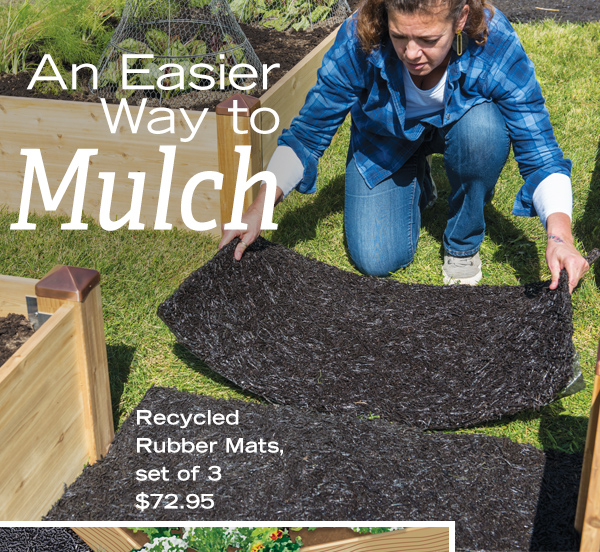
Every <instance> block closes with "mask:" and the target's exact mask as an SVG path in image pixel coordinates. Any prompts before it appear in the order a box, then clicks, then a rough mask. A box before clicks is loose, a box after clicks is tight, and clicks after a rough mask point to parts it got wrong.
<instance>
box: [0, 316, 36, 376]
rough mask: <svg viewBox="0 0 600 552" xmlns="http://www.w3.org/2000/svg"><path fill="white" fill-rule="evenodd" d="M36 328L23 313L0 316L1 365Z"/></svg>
mask: <svg viewBox="0 0 600 552" xmlns="http://www.w3.org/2000/svg"><path fill="white" fill-rule="evenodd" d="M33 332H34V329H33V327H32V326H31V324H30V323H29V320H27V318H26V317H25V316H23V315H21V314H9V315H8V316H6V317H3V318H0V366H2V365H3V364H4V363H5V362H6V361H7V360H8V359H9V358H10V357H11V356H12V355H13V354H14V353H15V352H16V350H17V349H18V348H19V347H20V346H21V345H23V343H25V342H26V341H27V340H28V339H29V338H30V337H31V336H32V335H33Z"/></svg>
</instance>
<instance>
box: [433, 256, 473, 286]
mask: <svg viewBox="0 0 600 552" xmlns="http://www.w3.org/2000/svg"><path fill="white" fill-rule="evenodd" d="M442 274H443V275H444V284H445V285H451V284H463V285H467V286H475V285H477V283H478V282H479V280H481V278H482V276H483V274H482V273H481V259H480V258H479V252H477V253H475V255H469V256H468V257H454V256H453V255H449V254H448V253H444V266H443V267H442Z"/></svg>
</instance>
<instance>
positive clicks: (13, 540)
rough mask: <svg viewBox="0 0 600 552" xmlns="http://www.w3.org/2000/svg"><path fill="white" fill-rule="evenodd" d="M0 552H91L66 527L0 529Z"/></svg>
mask: <svg viewBox="0 0 600 552" xmlns="http://www.w3.org/2000/svg"><path fill="white" fill-rule="evenodd" d="M0 552H92V549H91V548H90V547H89V546H88V545H87V544H86V543H85V542H83V541H82V540H81V539H80V538H79V536H78V535H77V534H75V533H74V532H73V531H71V529H69V528H68V527H0Z"/></svg>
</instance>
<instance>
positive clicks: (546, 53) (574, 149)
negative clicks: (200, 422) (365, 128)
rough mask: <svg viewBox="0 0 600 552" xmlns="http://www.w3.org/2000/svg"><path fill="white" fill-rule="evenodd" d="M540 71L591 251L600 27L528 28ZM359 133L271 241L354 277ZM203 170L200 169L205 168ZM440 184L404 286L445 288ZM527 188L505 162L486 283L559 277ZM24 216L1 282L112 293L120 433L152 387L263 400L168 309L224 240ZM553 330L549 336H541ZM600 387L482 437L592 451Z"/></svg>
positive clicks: (0, 270) (586, 338) (344, 133)
mask: <svg viewBox="0 0 600 552" xmlns="http://www.w3.org/2000/svg"><path fill="white" fill-rule="evenodd" d="M516 28H517V31H518V33H519V35H520V37H521V39H522V41H523V43H524V46H525V48H526V50H527V51H528V53H529V54H530V57H531V58H532V59H533V61H534V63H535V64H536V68H537V74H538V78H539V80H540V82H541V85H542V89H543V92H544V95H545V97H546V99H547V105H548V108H549V110H550V113H551V118H552V122H553V124H554V128H555V132H556V136H557V139H558V141H559V144H560V145H561V146H562V148H563V150H564V152H565V156H566V157H569V158H570V159H572V160H573V164H574V170H573V189H574V226H573V228H574V234H575V238H576V242H577V244H578V246H579V247H580V249H581V250H582V251H583V252H589V251H590V250H591V249H592V248H593V247H594V246H600V154H599V153H598V148H599V136H600V96H599V94H600V82H599V81H600V24H588V25H571V24H562V25H558V24H555V23H549V22H546V23H543V24H535V25H517V26H516ZM348 137H349V126H348V123H347V122H346V123H345V124H344V125H343V127H342V128H341V129H340V132H339V133H338V134H337V136H336V137H335V139H334V141H333V143H332V146H331V147H330V148H329V150H328V151H327V152H326V154H325V156H324V158H323V160H322V162H321V165H320V176H319V192H318V193H317V194H315V195H311V196H303V195H301V194H297V193H293V194H292V195H291V196H290V197H289V198H288V199H287V200H286V201H285V202H284V203H283V204H281V205H280V206H279V207H278V209H277V210H276V222H278V223H279V225H280V227H279V230H277V231H274V232H268V233H266V234H265V237H267V238H268V239H271V240H273V241H277V242H280V243H283V244H284V245H286V246H288V247H291V248H293V249H295V250H296V251H298V252H300V253H302V254H303V255H306V256H311V257H314V258H316V259H319V260H321V261H324V262H327V263H330V264H332V265H335V266H337V267H339V268H341V269H344V270H349V271H353V270H354V268H353V267H352V266H351V264H350V261H349V258H348V256H347V254H346V251H345V248H344V236H343V180H344V176H343V175H344V163H345V158H346V150H347V144H348ZM200 169H201V168H199V170H200ZM434 178H435V180H436V183H437V184H438V188H439V189H440V199H439V201H438V203H437V204H436V206H435V207H434V208H433V209H431V210H429V211H427V212H426V214H425V216H424V220H423V228H422V231H421V237H420V241H419V247H418V250H417V255H416V257H415V261H414V263H413V264H412V265H411V266H410V267H408V268H406V269H404V270H401V271H399V272H398V273H396V274H394V275H393V276H392V278H394V279H396V280H398V281H401V282H408V283H417V282H418V283H429V284H436V285H441V284H442V275H441V263H442V260H441V254H442V249H441V236H442V233H443V230H444V226H445V217H446V210H447V196H448V183H447V180H446V177H445V173H444V170H443V164H442V159H441V157H440V156H437V157H434ZM521 184H522V180H521V178H520V176H519V173H518V170H517V166H516V164H515V162H514V160H512V158H511V160H509V162H508V163H507V165H506V167H505V169H504V171H503V173H502V175H501V177H500V181H499V183H498V186H497V190H496V194H495V197H494V199H493V201H492V203H491V205H489V206H488V207H487V221H488V228H487V233H486V238H485V241H484V242H483V246H482V248H481V257H482V260H483V263H484V266H483V274H484V283H486V284H503V285H517V284H522V283H527V282H532V281H537V280H540V279H547V278H549V271H548V269H547V267H546V264H545V260H544V251H545V233H544V230H543V228H542V226H541V224H540V222H539V220H538V219H527V218H517V217H514V216H513V215H511V208H512V203H513V201H514V197H515V195H516V193H517V191H518V189H519V188H520V186H521ZM16 219H17V216H16V214H15V213H8V212H7V211H6V210H2V211H0V236H1V237H0V274H10V275H15V276H26V277H35V278H41V277H42V276H43V275H44V274H45V273H46V272H47V271H48V270H50V269H51V268H52V267H53V266H54V265H55V264H67V265H78V266H82V267H88V268H95V269H96V270H98V271H100V273H101V275H102V295H103V308H104V319H105V329H106V341H107V346H108V360H109V368H110V374H111V390H112V395H113V401H114V410H115V423H116V424H117V425H120V424H121V423H122V421H123V420H124V419H125V417H126V416H127V415H128V414H129V412H131V410H132V409H133V408H134V407H135V406H136V405H137V403H138V402H139V401H140V400H141V398H142V397H143V395H144V393H145V391H146V390H147V389H148V387H150V386H151V385H164V386H174V387H177V388H178V389H181V390H183V391H188V392H197V393H202V394H207V395H211V396H215V397H229V398H241V399H246V400H257V399H256V398H254V397H252V396H250V395H248V394H246V393H244V392H242V391H240V390H239V389H237V388H235V387H233V386H232V385H229V384H228V383H227V382H226V381H225V380H223V379H222V378H220V377H219V376H217V375H216V374H214V373H213V372H211V371H210V370H209V369H208V368H207V367H206V366H205V365H204V364H203V363H202V362H200V361H198V360H196V359H195V358H194V357H192V356H191V355H189V354H187V353H186V352H185V350H183V349H182V348H181V347H180V346H178V345H176V343H175V339H174V337H173V335H172V334H171V333H170V332H169V330H167V328H166V327H165V326H164V324H163V323H162V322H161V321H160V320H159V318H158V317H157V316H156V309H157V307H158V305H159V303H160V302H161V301H163V300H164V299H166V298H167V297H168V296H169V295H170V294H171V293H172V292H173V291H174V290H175V289H176V288H177V286H178V285H179V284H180V283H181V282H182V281H183V280H184V279H185V278H186V277H187V276H188V275H189V274H190V272H192V271H193V270H195V269H196V268H197V267H199V266H200V265H202V264H204V263H205V262H206V261H207V260H208V259H210V258H211V257H212V256H213V255H214V253H215V252H216V249H217V242H216V241H215V240H214V239H212V238H210V237H207V236H206V235H203V234H198V233H193V232H189V231H177V230H173V231H169V232H155V231H150V230H148V231H137V232H134V231H128V230H123V231H117V232H113V233H109V232H105V231H103V230H102V229H100V228H99V227H98V226H97V225H95V224H94V223H93V222H92V221H88V222H89V223H90V227H89V230H87V231H61V230H60V222H61V221H63V220H64V219H60V218H58V217H54V216H43V217H31V218H30V220H31V221H34V222H36V223H37V224H38V229H37V231H32V232H28V231H11V230H9V225H10V223H12V222H16ZM599 288H600V267H598V266H596V267H595V268H594V269H593V270H592V271H591V273H590V274H588V275H587V276H586V277H585V279H584V280H583V282H582V283H581V285H580V286H579V287H578V288H577V289H576V290H575V292H574V294H573V305H574V328H575V335H574V341H575V346H576V348H577V350H578V352H579V353H580V356H581V364H582V367H583V369H584V373H585V376H586V380H587V381H588V383H589V382H591V381H592V373H593V367H594V364H595V355H596V347H597V345H598V338H599V337H600V292H599ZM542 331H543V329H542ZM590 398H591V388H590V385H588V388H587V389H586V390H585V391H584V392H581V393H579V394H577V395H575V396H573V397H569V398H566V399H563V400H561V401H558V402H556V403H555V404H553V405H551V406H548V407H546V408H544V409H542V410H541V412H527V413H524V414H520V415H518V416H514V417H511V418H506V419H504V420H502V421H500V422H497V423H493V424H487V425H485V426H481V427H477V428H474V429H470V430H468V431H474V432H477V433H487V434H491V435H498V436H506V437H510V438H511V439H513V440H516V441H521V442H527V443H531V444H533V445H536V446H538V447H542V448H560V449H562V450H565V451H578V450H582V448H583V444H584V441H585V431H586V426H587V416H588V410H589V405H590Z"/></svg>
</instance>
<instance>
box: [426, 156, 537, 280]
mask: <svg viewBox="0 0 600 552" xmlns="http://www.w3.org/2000/svg"><path fill="white" fill-rule="evenodd" d="M432 173H433V177H434V179H435V181H436V183H437V184H438V194H439V197H438V201H437V203H436V204H435V206H434V207H433V208H431V209H427V210H426V211H424V213H423V216H422V220H421V225H422V227H423V228H425V229H426V230H427V232H429V234H430V235H431V236H433V238H435V239H436V240H437V241H439V243H440V258H442V259H443V255H444V248H443V245H442V244H443V241H442V238H443V235H444V230H445V229H446V221H447V216H448V196H449V195H450V185H449V184H448V180H447V178H446V173H445V169H444V159H443V157H441V156H434V158H433V164H432ZM485 223H486V229H485V233H486V236H487V237H488V238H489V239H491V240H492V241H493V242H494V243H495V244H496V245H497V246H498V249H497V251H496V252H495V253H494V257H493V261H494V262H500V263H504V262H508V263H510V265H511V266H512V268H513V270H514V271H515V275H516V277H517V279H518V280H519V282H521V283H529V282H534V281H538V280H539V279H540V271H541V267H540V263H539V261H538V252H537V246H536V244H535V242H533V241H532V240H530V239H529V238H528V237H527V236H526V235H525V234H524V233H523V232H522V231H521V230H520V229H519V228H517V227H516V226H515V225H514V224H513V222H512V221H511V220H510V218H509V217H508V216H506V215H504V214H503V213H501V212H500V211H498V209H496V208H495V207H494V206H493V205H492V204H491V203H490V204H488V205H487V206H486V207H485Z"/></svg>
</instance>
